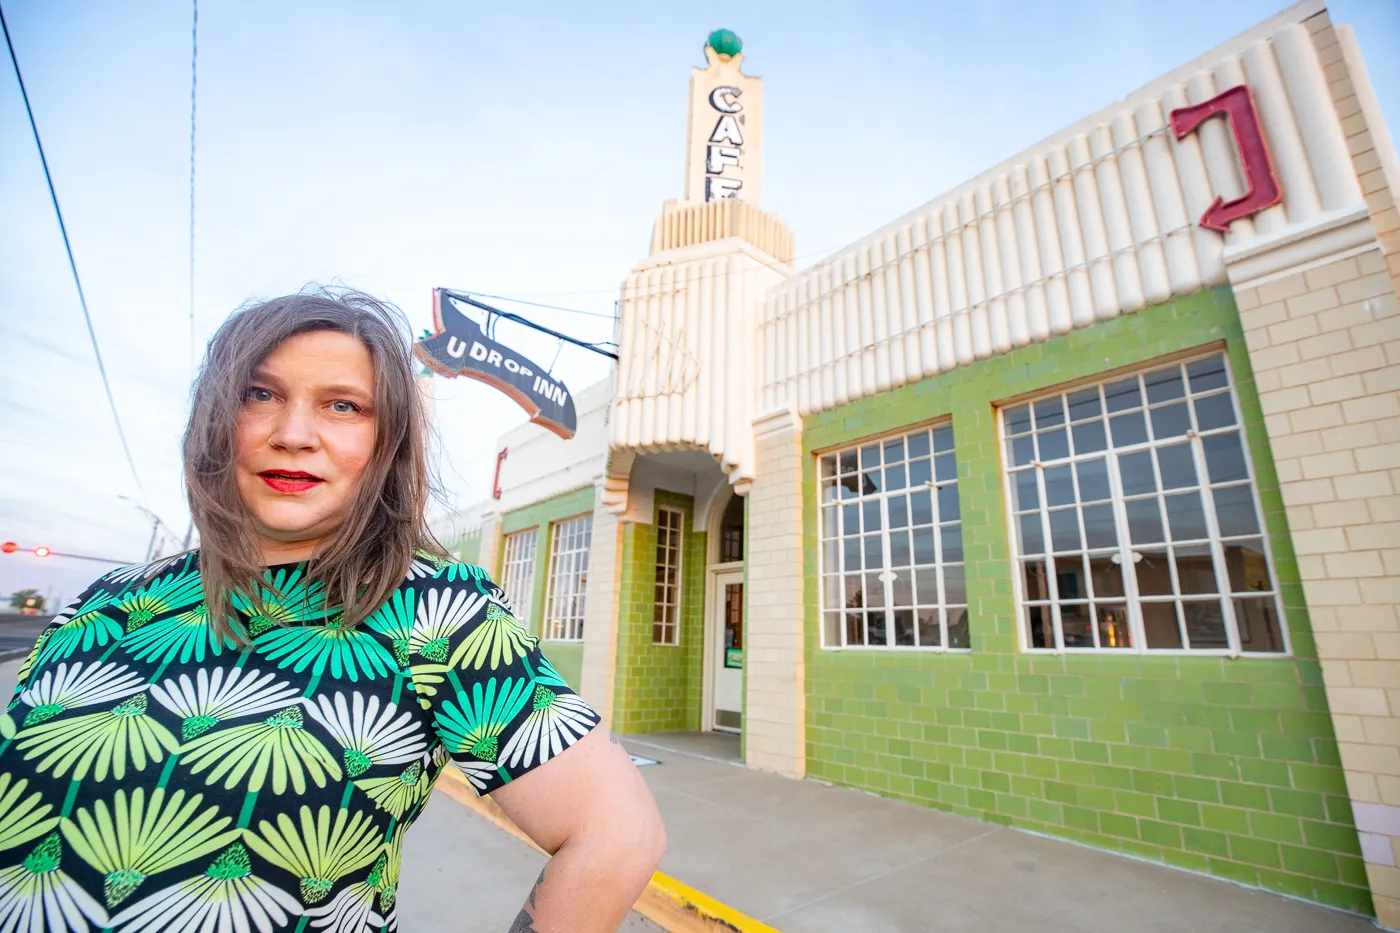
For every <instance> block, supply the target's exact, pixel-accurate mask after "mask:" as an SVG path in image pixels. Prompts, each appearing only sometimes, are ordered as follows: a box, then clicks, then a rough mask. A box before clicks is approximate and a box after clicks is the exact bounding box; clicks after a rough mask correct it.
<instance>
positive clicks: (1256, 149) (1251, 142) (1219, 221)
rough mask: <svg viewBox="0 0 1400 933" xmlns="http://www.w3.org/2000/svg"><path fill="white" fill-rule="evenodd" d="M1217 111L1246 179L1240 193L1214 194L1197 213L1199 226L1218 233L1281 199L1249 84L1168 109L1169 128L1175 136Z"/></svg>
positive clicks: (1191, 129)
mask: <svg viewBox="0 0 1400 933" xmlns="http://www.w3.org/2000/svg"><path fill="white" fill-rule="evenodd" d="M1217 113H1223V114H1225V115H1226V117H1228V118H1229V121H1230V129H1232V130H1234V131H1235V148H1236V149H1237V150H1238V151H1239V154H1240V163H1241V164H1242V165H1243V166H1244V177H1245V180H1246V181H1248V182H1249V190H1248V191H1246V192H1245V193H1244V195H1243V196H1242V197H1238V198H1235V199H1234V200H1233V201H1226V200H1225V198H1224V197H1223V196H1221V195H1217V196H1216V198H1215V201H1214V203H1212V204H1211V206H1210V207H1208V208H1206V212H1205V213H1204V214H1202V215H1201V226H1202V227H1205V228H1207V229H1210V230H1219V231H1220V232H1221V233H1224V232H1226V231H1227V230H1229V229H1230V224H1231V223H1232V222H1234V221H1236V220H1239V219H1240V218H1241V217H1248V216H1249V215H1250V214H1254V213H1257V212H1259V211H1262V210H1263V209H1264V208H1266V207H1273V206H1274V205H1275V204H1277V203H1279V202H1280V201H1282V200H1283V193H1282V192H1281V191H1279V187H1278V179H1277V178H1275V177H1274V164H1273V162H1272V161H1270V159H1269V150H1268V149H1267V148H1266V147H1265V146H1264V134H1263V132H1262V131H1261V130H1260V128H1259V112H1258V111H1257V110H1255V109H1254V96H1253V95H1252V94H1250V93H1249V86H1248V85H1245V84H1241V85H1239V86H1238V87H1232V88H1230V89H1229V90H1228V91H1221V92H1220V93H1219V94H1216V95H1215V96H1214V97H1212V98H1211V99H1210V100H1207V101H1202V102H1201V103H1199V104H1196V105H1195V106H1192V107H1182V108H1181V109H1180V110H1173V111H1172V113H1171V121H1172V132H1173V133H1175V134H1176V138H1177V139H1182V138H1184V137H1185V136H1186V134H1187V133H1190V132H1192V131H1193V130H1195V129H1196V127H1198V126H1200V125H1201V123H1202V122H1203V121H1205V120H1207V119H1209V118H1210V117H1213V116H1215V115H1216V114H1217Z"/></svg>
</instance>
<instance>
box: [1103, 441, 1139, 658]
mask: <svg viewBox="0 0 1400 933" xmlns="http://www.w3.org/2000/svg"><path fill="white" fill-rule="evenodd" d="M1105 452H1106V453H1107V455H1108V494H1109V497H1110V501H1111V502H1112V503H1113V524H1114V528H1115V529H1116V531H1117V532H1118V572H1119V573H1120V574H1121V575H1122V577H1123V597H1124V599H1126V600H1127V602H1128V630H1129V631H1130V632H1131V633H1132V636H1133V645H1134V646H1135V647H1136V649H1137V650H1138V651H1139V652H1145V651H1146V650H1147V628H1146V626H1144V625H1143V621H1142V594H1141V593H1139V592H1138V585H1137V565H1136V563H1134V561H1133V555H1134V551H1133V549H1132V545H1131V543H1130V541H1129V537H1128V503H1127V501H1126V500H1125V499H1124V497H1123V482H1122V477H1121V476H1120V475H1119V473H1118V451H1116V450H1115V449H1114V448H1113V445H1112V443H1110V444H1109V445H1108V448H1107V449H1106V451H1105Z"/></svg>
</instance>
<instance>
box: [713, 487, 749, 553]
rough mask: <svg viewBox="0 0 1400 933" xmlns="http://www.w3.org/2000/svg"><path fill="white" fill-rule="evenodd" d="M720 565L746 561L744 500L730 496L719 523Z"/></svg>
mask: <svg viewBox="0 0 1400 933" xmlns="http://www.w3.org/2000/svg"><path fill="white" fill-rule="evenodd" d="M719 559H720V563H725V564H727V563H729V562H730V561H736V560H743V559H744V500H743V497H741V496H730V497H729V504H728V505H727V506H725V507H724V516H723V517H722V518H720V522H719Z"/></svg>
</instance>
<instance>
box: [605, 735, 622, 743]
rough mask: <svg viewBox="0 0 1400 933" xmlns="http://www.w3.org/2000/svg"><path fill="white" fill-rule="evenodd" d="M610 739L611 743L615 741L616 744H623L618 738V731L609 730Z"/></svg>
mask: <svg viewBox="0 0 1400 933" xmlns="http://www.w3.org/2000/svg"><path fill="white" fill-rule="evenodd" d="M608 741H609V742H611V743H613V744H614V745H621V744H622V743H621V742H619V741H618V740H617V733H616V732H609V733H608Z"/></svg>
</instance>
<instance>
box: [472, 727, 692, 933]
mask: <svg viewBox="0 0 1400 933" xmlns="http://www.w3.org/2000/svg"><path fill="white" fill-rule="evenodd" d="M491 798H492V799H493V800H495V801H496V803H498V804H499V805H500V807H501V809H502V810H504V811H505V813H506V815H507V816H509V817H510V818H511V819H512V820H514V821H515V824H516V825H517V826H519V827H520V828H521V829H522V830H524V831H525V833H526V834H527V835H529V837H530V838H531V839H533V840H535V843H536V844H537V845H538V846H539V847H540V848H542V849H544V850H545V851H546V852H549V853H551V854H552V855H553V858H551V859H550V860H549V864H548V865H546V866H545V869H544V871H543V872H541V873H540V877H539V880H538V881H536V882H535V886H534V888H533V889H531V891H530V894H529V896H528V897H527V898H526V899H525V906H524V908H523V909H522V910H521V912H520V915H519V916H518V917H516V919H515V923H513V924H512V925H511V927H510V933H563V931H566V930H567V931H569V933H595V931H596V933H603V931H607V933H613V931H615V930H616V929H617V928H618V926H619V925H620V924H621V923H622V921H623V919H624V918H626V916H627V911H628V910H630V909H631V907H632V905H633V904H634V903H636V900H637V898H638V897H639V896H640V895H641V893H642V891H643V889H645V888H646V885H647V882H648V881H650V880H651V875H652V872H653V871H655V870H656V866H657V863H659V862H660V861H661V855H662V853H663V852H664V851H665V850H666V830H665V828H664V827H663V826H662V825H661V815H660V814H659V813H657V811H656V802H655V801H654V800H653V799H652V796H651V791H650V790H648V789H647V785H646V782H645V781H643V780H642V776H641V774H640V773H639V772H638V771H637V768H636V766H635V765H633V764H632V759H631V758H629V757H628V755H627V753H626V752H625V751H623V749H622V746H621V745H620V744H618V741H617V738H616V737H614V736H610V735H609V734H608V733H607V732H606V730H604V729H603V728H601V727H598V728H595V729H593V730H592V731H591V732H589V733H588V734H587V735H585V736H584V737H583V738H582V739H579V741H578V742H577V743H576V744H575V745H574V746H573V747H572V748H569V749H566V750H565V751H563V752H562V753H561V754H559V755H558V756H557V757H555V758H552V759H550V760H549V761H548V762H547V763H545V764H543V765H541V766H540V767H538V768H536V769H534V770H533V771H530V772H529V773H527V774H524V775H521V776H520V777H519V778H518V779H516V780H514V781H512V782H510V783H509V784H506V785H505V786H503V787H501V788H498V789H497V790H496V791H494V792H493V793H492V794H491Z"/></svg>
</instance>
